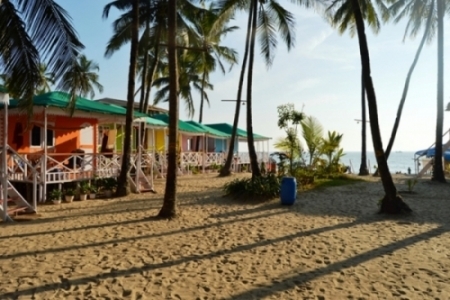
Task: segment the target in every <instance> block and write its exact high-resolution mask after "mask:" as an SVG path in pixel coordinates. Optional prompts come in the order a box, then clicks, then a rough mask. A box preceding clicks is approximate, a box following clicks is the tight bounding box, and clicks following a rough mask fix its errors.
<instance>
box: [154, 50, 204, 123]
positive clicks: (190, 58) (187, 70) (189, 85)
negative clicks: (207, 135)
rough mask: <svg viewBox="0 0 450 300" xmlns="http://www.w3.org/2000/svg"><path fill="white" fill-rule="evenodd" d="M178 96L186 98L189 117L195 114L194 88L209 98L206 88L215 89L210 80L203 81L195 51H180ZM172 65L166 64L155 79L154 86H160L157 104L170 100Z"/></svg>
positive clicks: (155, 102)
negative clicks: (170, 72)
mask: <svg viewBox="0 0 450 300" xmlns="http://www.w3.org/2000/svg"><path fill="white" fill-rule="evenodd" d="M177 62H178V74H179V75H178V87H179V88H178V96H179V97H181V98H182V99H184V100H185V103H186V112H187V114H188V117H189V118H192V117H193V116H194V114H195V107H194V97H193V95H192V90H196V91H197V92H199V93H200V94H201V95H202V97H204V98H206V99H208V94H207V93H206V91H205V89H210V90H212V89H213V85H212V84H210V83H209V82H206V81H205V82H203V81H202V76H201V74H200V73H199V63H198V57H197V55H194V53H193V52H190V51H185V52H184V53H182V52H181V51H179V53H178V59H177ZM168 67H170V65H168V64H166V65H165V68H164V70H163V71H162V75H161V76H160V77H158V78H156V79H155V80H154V81H153V86H155V87H157V88H158V91H157V92H156V93H155V98H154V100H153V104H154V105H157V104H159V103H160V102H169V101H170V75H169V72H168V71H169V69H168Z"/></svg>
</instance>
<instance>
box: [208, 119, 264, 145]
mask: <svg viewBox="0 0 450 300" xmlns="http://www.w3.org/2000/svg"><path fill="white" fill-rule="evenodd" d="M206 126H208V127H211V128H213V129H216V130H218V131H221V132H223V133H226V134H228V135H230V136H231V134H232V132H233V126H232V125H230V124H227V123H217V124H206ZM237 135H238V137H244V138H246V137H247V131H245V130H242V129H239V128H238V129H237ZM253 138H254V139H255V141H267V140H270V138H268V137H265V136H262V135H259V134H256V133H254V134H253Z"/></svg>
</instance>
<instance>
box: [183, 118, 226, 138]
mask: <svg viewBox="0 0 450 300" xmlns="http://www.w3.org/2000/svg"><path fill="white" fill-rule="evenodd" d="M186 123H189V124H191V125H193V126H196V127H198V128H200V129H203V130H205V131H206V132H207V134H208V135H210V136H214V137H218V138H223V139H229V138H230V137H231V135H230V134H227V133H224V132H222V131H219V130H216V129H214V128H211V127H208V126H206V125H203V124H201V123H198V122H195V121H186Z"/></svg>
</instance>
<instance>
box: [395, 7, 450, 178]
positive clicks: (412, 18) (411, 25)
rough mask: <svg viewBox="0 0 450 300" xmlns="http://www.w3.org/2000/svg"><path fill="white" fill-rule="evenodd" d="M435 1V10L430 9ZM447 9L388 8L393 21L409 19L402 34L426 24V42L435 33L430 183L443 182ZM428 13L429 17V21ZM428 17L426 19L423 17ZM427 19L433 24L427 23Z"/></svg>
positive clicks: (416, 30) (414, 32) (412, 31)
mask: <svg viewBox="0 0 450 300" xmlns="http://www.w3.org/2000/svg"><path fill="white" fill-rule="evenodd" d="M434 1H436V4H437V5H436V8H435V6H434ZM449 6H450V1H449V0H397V1H396V2H395V3H394V4H393V5H392V7H391V9H392V12H393V13H394V14H395V15H396V16H397V19H401V18H403V17H406V16H409V21H408V24H407V28H406V34H407V33H410V34H411V35H415V34H416V33H417V32H418V30H419V29H420V28H421V27H422V26H423V25H424V24H423V22H424V21H427V22H428V20H429V22H433V24H431V25H429V26H431V28H430V29H429V30H430V31H429V35H430V36H429V38H431V37H432V36H434V34H435V32H436V31H437V50H438V51H437V63H438V67H437V70H438V72H437V81H438V84H437V117H436V137H435V147H436V151H435V155H434V157H435V159H434V164H433V175H432V180H435V181H439V182H445V181H446V180H445V174H444V167H443V163H442V154H443V149H442V144H443V143H442V134H443V125H444V14H445V12H446V9H447V7H449ZM431 13H433V16H432V17H430V16H431V15H430V14H431ZM426 16H428V18H427V17H426ZM431 18H433V20H432V21H431Z"/></svg>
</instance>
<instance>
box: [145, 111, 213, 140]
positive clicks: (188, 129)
mask: <svg viewBox="0 0 450 300" xmlns="http://www.w3.org/2000/svg"><path fill="white" fill-rule="evenodd" d="M152 118H153V119H157V120H160V121H163V122H165V123H167V124H169V115H165V114H160V115H153V116H152ZM178 130H180V131H182V132H184V133H189V134H191V135H204V134H207V132H206V130H203V129H201V128H199V127H196V126H194V125H191V124H189V123H186V122H183V121H181V120H178Z"/></svg>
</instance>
